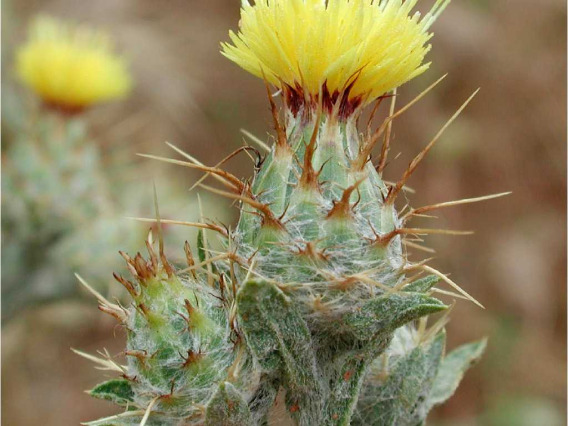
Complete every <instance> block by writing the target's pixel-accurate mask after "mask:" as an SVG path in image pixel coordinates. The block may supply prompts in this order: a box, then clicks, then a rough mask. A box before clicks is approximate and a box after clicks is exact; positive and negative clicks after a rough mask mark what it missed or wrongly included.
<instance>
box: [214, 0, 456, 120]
mask: <svg viewBox="0 0 568 426" xmlns="http://www.w3.org/2000/svg"><path fill="white" fill-rule="evenodd" d="M449 1H450V0H437V1H436V3H435V5H434V6H433V7H432V9H431V10H430V12H429V13H427V14H426V15H425V16H424V17H423V18H422V19H421V16H420V13H419V12H415V13H414V14H412V15H410V14H411V12H412V9H413V8H414V6H415V5H416V3H417V0H406V1H402V0H256V2H255V4H254V5H251V4H250V3H249V2H248V0H243V6H242V10H241V21H240V25H239V27H240V28H239V33H238V34H235V33H233V32H231V33H230V37H231V40H232V42H233V44H232V45H231V44H227V43H225V44H223V54H224V55H225V56H226V57H227V58H229V59H231V60H232V61H234V62H235V63H237V64H238V65H240V66H241V67H242V68H244V69H245V70H247V71H249V72H250V73H252V74H254V75H256V76H258V77H261V78H265V79H266V80H267V81H268V82H270V83H272V84H274V85H276V86H277V87H279V88H281V89H282V90H283V91H284V93H285V95H286V99H287V104H288V106H289V107H290V108H291V109H292V110H293V111H294V110H298V109H300V108H301V107H302V106H303V105H304V104H305V103H306V102H311V103H313V104H317V103H318V102H320V101H321V102H323V103H324V105H325V104H326V103H327V104H333V103H334V102H335V101H336V100H337V99H341V101H342V108H343V109H345V110H346V113H349V112H350V111H351V112H352V111H353V110H355V109H356V108H357V107H358V106H361V105H365V104H368V103H369V102H372V101H373V100H374V99H376V98H378V97H380V96H382V95H384V94H385V93H387V92H389V91H391V90H393V89H394V88H396V87H398V86H400V85H401V84H403V83H405V82H407V81H408V80H411V79H412V78H414V77H416V76H418V75H419V74H421V73H423V72H424V71H425V70H426V69H428V66H429V64H424V63H423V61H424V57H425V56H426V54H427V53H428V51H429V50H430V45H429V44H428V41H429V40H430V38H431V36H432V34H431V33H429V32H428V30H429V28H430V26H431V25H432V23H433V22H434V21H435V19H436V18H437V17H438V15H439V14H440V13H441V12H442V11H443V9H444V8H445V7H446V5H447V4H448V3H449Z"/></svg>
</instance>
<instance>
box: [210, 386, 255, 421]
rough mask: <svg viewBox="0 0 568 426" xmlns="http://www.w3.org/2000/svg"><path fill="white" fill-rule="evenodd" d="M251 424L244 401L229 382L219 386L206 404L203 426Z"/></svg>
mask: <svg viewBox="0 0 568 426" xmlns="http://www.w3.org/2000/svg"><path fill="white" fill-rule="evenodd" d="M250 424H252V417H251V413H250V410H249V407H248V405H247V403H246V401H245V400H244V399H243V397H242V396H241V394H240V392H239V391H238V390H237V389H236V388H235V387H234V386H233V385H232V384H230V383H229V382H224V383H221V384H220V385H219V388H217V391H216V392H215V394H214V395H213V397H212V398H211V400H210V401H209V403H208V404H207V411H206V417H205V426H221V425H222V426H243V425H250Z"/></svg>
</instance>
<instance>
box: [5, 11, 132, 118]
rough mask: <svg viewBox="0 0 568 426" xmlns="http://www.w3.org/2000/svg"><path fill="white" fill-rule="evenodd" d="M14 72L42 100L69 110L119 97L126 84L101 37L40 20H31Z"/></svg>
mask: <svg viewBox="0 0 568 426" xmlns="http://www.w3.org/2000/svg"><path fill="white" fill-rule="evenodd" d="M16 70H17V73H18V75H19V77H20V78H21V80H22V81H23V82H24V83H25V84H26V85H27V86H29V87H30V88H31V89H32V90H34V91H35V92H36V93H37V94H38V95H39V96H40V97H41V98H42V99H43V100H44V102H46V103H47V104H49V105H53V106H55V107H57V108H60V109H63V110H67V111H70V112H72V111H79V110H82V109H84V108H86V107H88V106H91V105H93V104H95V103H99V102H103V101H107V100H111V99H115V98H120V97H123V96H125V95H126V94H128V92H129V90H130V88H131V86H132V81H131V77H130V74H129V72H128V69H127V66H126V62H125V61H124V59H123V58H121V57H119V56H118V55H116V54H115V53H114V52H113V45H112V41H111V39H110V38H109V37H108V36H107V35H106V34H104V33H102V32H100V31H98V30H95V29H92V28H88V27H85V26H75V25H72V24H69V23H64V22H60V21H58V20H56V19H53V18H50V17H46V16H41V17H38V18H36V19H35V20H34V21H33V22H32V24H31V26H30V28H29V35H28V40H27V42H26V43H25V44H24V45H22V46H21V47H20V48H19V49H18V51H17V57H16Z"/></svg>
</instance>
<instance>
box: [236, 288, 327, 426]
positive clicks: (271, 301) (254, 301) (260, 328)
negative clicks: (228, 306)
mask: <svg viewBox="0 0 568 426" xmlns="http://www.w3.org/2000/svg"><path fill="white" fill-rule="evenodd" d="M237 311H238V313H239V316H240V318H241V328H242V330H243V332H244V334H245V337H246V340H247V343H248V346H249V348H250V350H251V352H252V353H253V354H254V356H255V357H256V359H257V360H258V362H259V364H260V365H261V366H262V368H263V369H264V370H265V371H266V372H267V373H268V374H271V375H273V376H276V377H277V376H279V375H280V376H282V379H283V385H284V387H285V388H286V390H287V394H286V396H287V403H288V406H289V409H290V412H291V413H292V416H293V417H295V418H296V419H297V421H298V423H299V424H300V425H310V424H317V423H318V418H319V417H320V416H321V400H322V397H321V393H322V391H321V388H320V383H319V381H318V379H317V378H318V372H317V368H316V360H315V354H314V349H313V345H312V337H311V334H310V331H309V329H308V326H307V325H306V322H305V321H304V319H303V318H302V317H301V315H300V313H299V312H298V310H297V309H296V308H295V306H294V305H293V304H292V302H291V300H290V299H289V298H288V297H287V296H286V295H285V294H284V293H283V292H282V291H281V290H280V289H278V288H277V287H276V286H275V285H274V284H272V283H269V282H265V281H248V282H246V283H245V284H244V285H243V286H242V287H241V289H240V290H239V293H238V294H237ZM312 422H315V423H312Z"/></svg>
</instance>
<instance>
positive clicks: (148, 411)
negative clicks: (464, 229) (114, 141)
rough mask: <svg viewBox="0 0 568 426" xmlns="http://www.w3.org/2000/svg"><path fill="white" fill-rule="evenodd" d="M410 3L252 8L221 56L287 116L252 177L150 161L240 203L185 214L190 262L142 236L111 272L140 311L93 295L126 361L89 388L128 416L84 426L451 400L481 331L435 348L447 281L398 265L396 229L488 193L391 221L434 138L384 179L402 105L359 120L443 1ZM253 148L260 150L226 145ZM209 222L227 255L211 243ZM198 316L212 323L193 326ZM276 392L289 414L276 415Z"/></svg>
mask: <svg viewBox="0 0 568 426" xmlns="http://www.w3.org/2000/svg"><path fill="white" fill-rule="evenodd" d="M415 3H416V2H415V1H408V2H404V3H403V2H401V1H396V0H391V1H389V0H384V1H379V2H371V1H347V0H333V1H332V0H329V1H327V2H325V1H323V0H320V1H316V0H304V1H302V0H293V1H290V2H284V1H279V0H275V1H265V0H259V1H257V2H256V3H255V4H254V5H251V4H249V3H248V2H247V1H245V2H244V5H243V9H242V23H241V33H240V35H239V36H234V35H233V36H232V38H233V41H234V42H235V46H233V47H231V46H229V45H225V46H224V52H225V54H226V55H227V56H229V57H230V58H231V59H233V60H234V61H235V62H237V63H238V64H239V65H241V66H243V67H245V68H246V69H248V70H249V71H251V72H253V73H254V74H256V75H260V76H264V77H265V78H266V79H267V80H268V82H272V83H274V84H275V85H276V86H277V87H278V88H279V89H282V90H283V104H284V117H285V118H284V120H281V119H280V118H279V114H278V111H277V108H276V105H275V104H274V101H273V100H272V96H269V99H270V103H271V107H272V112H273V115H274V121H275V128H276V133H277V136H276V142H275V144H274V146H273V147H272V148H271V149H268V151H269V152H268V153H267V154H266V156H265V157H264V158H262V159H261V160H260V161H259V163H258V164H257V170H256V173H255V176H254V179H253V180H252V181H241V180H240V179H238V178H236V177H235V176H234V175H232V174H230V173H228V172H226V171H224V170H223V169H221V168H219V167H207V166H204V165H203V164H201V163H199V162H198V161H197V160H195V159H193V157H191V156H190V155H188V154H185V153H183V152H182V151H181V150H179V149H177V148H175V147H174V149H175V150H176V151H177V152H178V153H180V154H182V155H183V156H184V157H185V158H186V159H188V160H189V161H181V160H172V159H167V158H161V157H153V158H155V159H158V160H163V161H167V162H170V163H174V164H179V165H183V166H186V167H190V168H194V169H198V170H201V171H203V172H206V173H207V175H208V176H213V177H215V178H216V179H217V181H219V182H220V183H221V184H222V185H223V186H224V187H225V189H217V188H212V187H210V186H206V185H203V184H202V187H203V188H205V189H208V190H210V191H212V192H214V193H216V194H220V195H224V196H226V197H227V198H229V199H232V200H237V201H239V202H240V203H241V208H240V210H241V211H240V213H241V214H240V218H239V221H238V224H237V226H236V228H235V229H234V230H232V229H229V228H225V227H222V226H220V225H217V224H214V223H210V222H209V223H207V222H202V223H197V224H193V225H194V226H198V227H200V228H202V231H201V233H200V237H199V238H198V243H197V250H198V253H199V263H195V261H194V259H193V256H192V254H191V250H190V248H189V245H186V253H187V259H188V266H187V267H186V268H185V269H179V268H178V269H174V267H173V266H171V265H169V264H168V262H167V260H165V257H164V256H163V252H162V250H160V253H162V255H161V256H160V257H161V261H158V258H157V257H156V255H153V254H152V249H151V245H150V244H149V250H150V254H151V261H150V262H145V261H143V260H142V259H141V257H140V256H136V258H134V259H131V258H129V257H127V258H126V259H127V262H128V264H129V269H130V270H131V272H132V273H133V275H134V276H135V277H136V278H137V280H138V282H139V284H138V285H136V284H135V283H132V282H130V281H125V280H124V279H123V278H121V277H118V279H119V281H120V282H121V283H122V284H123V285H125V286H126V287H127V288H129V289H131V290H130V291H131V293H132V295H133V298H134V304H133V306H132V307H131V308H128V309H125V308H121V307H119V306H116V305H112V304H110V302H108V301H106V300H104V299H99V300H100V303H101V306H102V309H103V310H105V311H107V312H109V313H111V314H113V315H114V316H116V317H118V318H119V319H120V321H122V322H123V324H124V325H125V326H126V328H127V334H128V351H130V353H128V352H127V355H128V356H129V359H130V362H129V365H128V367H119V368H118V370H119V371H122V368H124V371H123V373H124V378H125V380H122V381H121V382H120V383H121V384H120V386H122V387H121V388H120V389H121V390H120V392H119V391H116V390H115V391H109V386H108V384H104V385H102V388H101V387H98V388H96V389H94V390H93V391H92V394H93V395H94V396H98V397H103V398H109V399H113V400H115V401H117V400H121V401H122V402H123V403H125V404H126V405H127V406H128V408H129V409H131V410H128V411H126V412H125V413H124V414H121V415H118V416H115V417H112V418H108V419H103V420H100V421H97V422H92V423H90V424H92V425H107V426H108V425H126V424H137V423H139V424H141V425H145V424H161V425H180V424H187V425H191V424H203V423H204V424H207V425H266V424H289V422H290V421H291V422H293V423H296V424H298V425H305V426H308V425H309V426H313V425H348V424H353V425H377V426H416V425H421V424H424V422H425V418H426V415H427V414H428V412H429V410H430V409H431V408H432V407H433V406H434V405H436V404H440V403H442V402H443V401H445V400H446V399H447V398H449V397H450V396H451V395H452V393H453V392H454V391H455V389H456V387H457V384H458V382H459V380H460V379H461V377H462V375H463V372H464V371H465V370H466V369H467V368H468V367H469V366H470V365H471V364H472V363H473V362H474V361H475V360H476V359H477V358H478V357H479V356H480V355H481V352H482V351H483V347H484V342H480V343H476V344H472V345H466V346H464V347H462V348H460V349H458V350H457V351H455V352H452V353H451V354H449V355H448V356H447V357H444V352H445V332H444V330H443V328H444V325H445V323H446V316H445V315H442V316H441V317H440V318H439V319H438V320H437V321H434V322H433V324H431V325H430V326H428V324H427V316H428V315H430V314H434V313H438V312H441V311H444V310H446V309H447V306H446V305H445V304H444V303H442V302H441V301H439V300H438V299H436V298H434V297H432V293H433V292H434V291H436V290H437V289H435V288H434V286H435V285H436V284H437V283H438V282H439V281H440V280H444V281H445V282H447V283H449V284H451V285H454V286H455V284H454V283H453V282H452V281H451V280H449V279H448V278H447V277H446V276H444V275H443V274H441V273H439V272H438V271H436V270H435V269H433V268H431V267H430V266H427V265H426V262H421V263H411V262H410V261H409V260H408V259H407V257H406V248H405V247H406V246H409V247H415V246H416V245H415V244H414V243H413V242H412V241H405V237H406V236H408V235H416V234H427V233H428V232H429V230H423V229H416V228H408V227H406V222H407V221H408V219H410V218H412V217H413V216H414V215H416V214H419V213H420V212H424V211H428V210H433V209H435V208H441V207H447V206H449V205H455V204H459V203H461V202H472V201H479V200H481V199H470V200H464V201H461V202H453V203H447V204H444V203H442V204H437V205H433V206H428V207H424V208H422V209H412V210H410V211H409V212H408V213H406V214H405V215H404V216H403V217H399V214H398V212H397V210H396V208H395V199H396V197H397V195H398V194H399V193H400V192H401V191H402V190H403V189H404V185H405V183H406V181H407V180H408V179H409V177H410V176H411V175H412V173H413V171H414V169H415V168H416V166H417V165H418V164H419V163H420V161H421V160H422V158H423V157H424V155H425V154H426V152H427V151H428V150H429V149H430V148H431V147H432V145H433V144H434V143H435V141H436V140H437V138H438V137H439V135H440V134H438V135H437V136H435V137H434V138H433V139H432V141H431V143H430V144H428V145H427V147H426V148H425V149H424V151H423V152H421V153H420V154H419V155H418V156H417V157H416V158H415V159H414V160H413V161H412V163H411V164H410V166H409V168H408V170H407V171H406V172H405V173H404V175H403V177H402V178H401V179H400V180H399V181H398V182H397V183H396V184H388V183H386V182H385V181H384V180H383V178H382V172H383V169H384V164H385V160H386V154H387V152H388V147H389V143H390V126H391V124H392V120H393V119H394V118H395V117H397V116H399V115H400V114H402V112H404V111H405V110H406V109H407V108H408V106H407V107H405V108H402V109H400V110H398V111H397V112H394V101H392V104H391V115H390V116H389V117H388V118H387V119H386V120H385V121H384V122H383V123H382V124H381V125H380V126H379V127H378V129H377V130H375V131H373V130H372V129H371V128H369V129H368V131H367V133H366V134H361V133H360V132H359V130H358V129H357V125H356V123H357V119H358V118H359V116H360V114H361V110H362V107H363V106H364V105H365V104H366V103H367V102H368V101H370V100H374V98H377V97H381V98H380V100H382V99H383V97H382V95H384V93H385V91H389V90H392V89H394V88H395V87H396V86H397V85H399V84H401V83H403V82H404V81H406V80H408V79H410V78H412V77H413V76H414V75H416V74H417V73H419V72H421V71H423V70H424V66H423V65H421V63H422V60H423V58H424V55H425V53H426V51H427V48H426V47H424V45H425V43H426V41H427V40H428V39H429V35H428V34H427V33H426V30H427V29H428V28H429V26H430V25H431V23H432V21H433V20H434V18H435V17H436V16H437V14H438V13H439V12H440V11H441V10H442V9H443V7H444V6H445V5H446V3H447V2H445V1H438V2H437V3H436V5H435V6H434V9H433V10H432V12H431V14H430V15H428V16H427V17H426V18H425V19H424V20H419V18H418V17H417V16H416V15H415V16H414V17H409V16H408V13H409V12H410V10H411V8H412V7H413V6H414V4H415ZM340 12H342V13H341V15H340ZM347 29H349V30H354V31H355V32H353V33H351V32H346V31H347ZM340 30H341V31H340ZM339 34H342V35H339ZM322 40H323V41H322ZM392 43H395V44H396V48H394V47H393V46H391V44H392ZM371 46H372V47H374V48H377V49H378V52H379V56H374V55H373V54H371V53H370V52H371V50H370V48H371ZM381 76H382V77H381ZM383 77H384V78H383ZM381 82H382V83H381ZM433 86H434V85H432V86H431V87H430V88H429V89H431V88H432V87H433ZM320 89H321V90H320ZM429 89H428V90H429ZM292 92H293V93H292ZM424 93H426V92H424ZM363 94H364V96H361V95H363ZM269 95H270V94H269ZM422 96H423V94H422V95H420V96H419V97H418V98H417V100H418V99H420V98H421V97H422ZM411 104H412V103H411ZM466 104H467V102H466ZM463 107H465V104H464V106H463ZM463 107H462V108H461V109H460V110H459V111H458V113H459V112H460V111H461V110H462V109H463ZM456 116H457V114H456ZM456 116H454V117H453V118H455V117H456ZM453 118H452V120H453ZM450 121H451V120H450ZM379 140H382V141H383V148H382V150H381V156H380V157H379V163H378V166H377V167H376V168H375V166H374V165H373V164H372V163H371V162H370V161H369V160H370V154H371V151H372V149H373V148H374V147H375V146H376V145H377V144H378V142H379ZM260 145H261V146H262V147H264V146H265V145H264V143H262V142H260ZM245 150H246V151H252V152H254V151H256V150H254V149H253V148H251V147H245V148H242V149H239V150H238V151H237V152H236V153H233V154H232V155H231V156H233V155H235V154H237V153H239V152H242V151H245ZM258 154H259V156H260V153H258ZM222 162H224V161H222ZM485 198H487V197H485ZM211 231H214V232H216V234H218V236H219V239H220V243H221V246H222V249H219V248H214V247H213V246H212V245H210V244H209V243H208V242H207V241H208V238H207V235H208V234H211ZM160 265H161V266H160ZM160 268H162V269H163V271H162V272H160V274H159V275H156V271H158V270H160ZM147 271H150V272H147ZM424 272H429V273H431V275H427V276H421V274H423V273H424ZM147 276H150V281H148V279H147V278H146V277H147ZM455 289H456V290H457V291H460V292H461V293H462V296H463V297H468V298H470V296H469V295H468V294H467V293H465V292H464V291H463V290H461V289H460V288H459V287H457V286H455ZM450 294H451V293H450ZM456 295H457V294H456ZM458 296H459V295H458ZM196 312H199V318H205V319H206V320H204V321H205V322H203V321H197V322H196V323H194V320H193V319H192V318H193V317H192V315H195V313H196ZM199 324H207V326H203V325H202V326H200V325H199ZM200 327H203V328H200ZM198 342H199V344H198ZM133 351H136V352H134V353H133ZM133 356H134V358H135V361H132V357H133ZM99 362H101V363H104V364H105V365H109V363H112V362H113V361H111V360H108V359H106V360H99ZM168 384H170V386H171V387H170V388H168ZM278 395H281V396H283V397H284V400H285V406H286V412H285V415H284V417H286V418H283V417H282V416H283V414H282V413H281V412H280V413H278V412H277V411H278V410H275V407H277V406H278V405H279V404H278V402H277V401H278V400H279V398H278ZM287 422H288V423H287Z"/></svg>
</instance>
